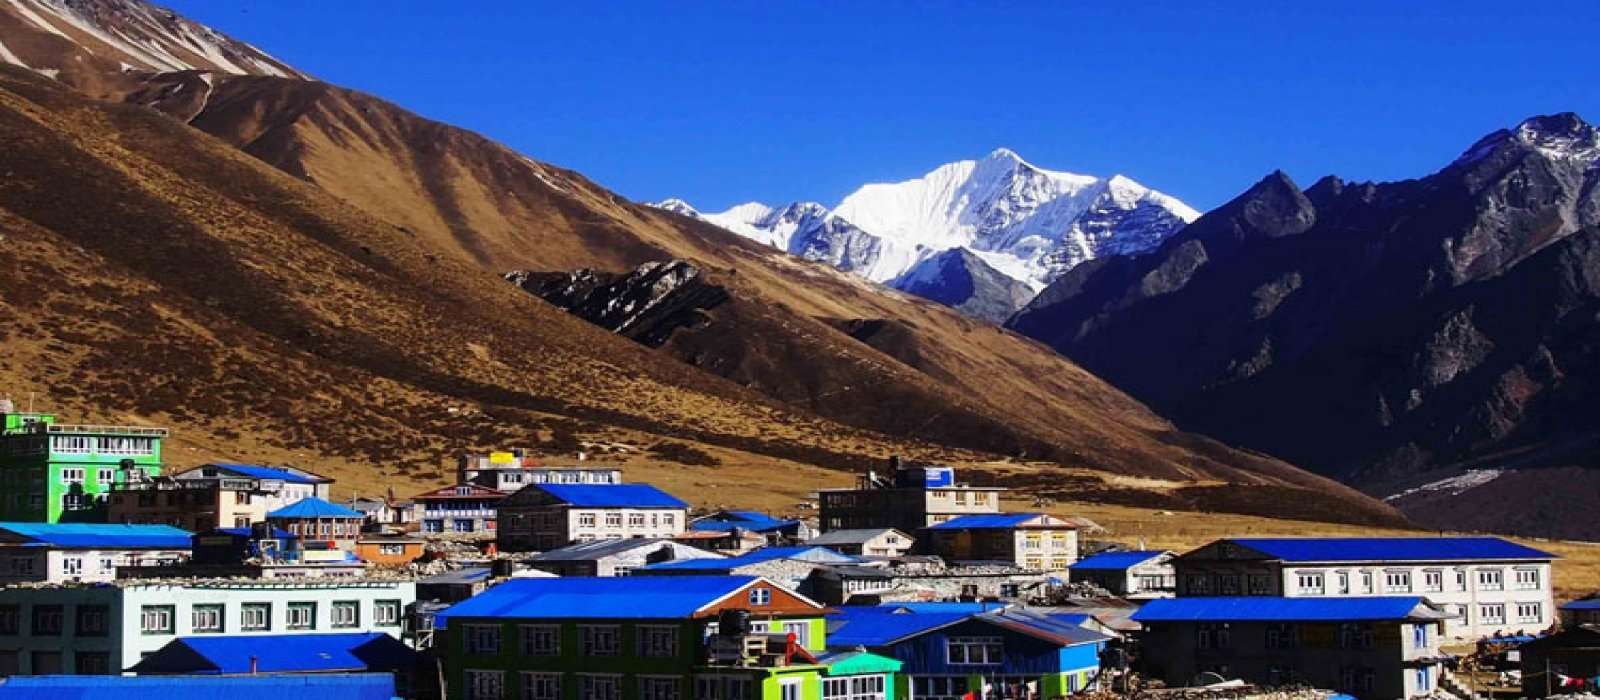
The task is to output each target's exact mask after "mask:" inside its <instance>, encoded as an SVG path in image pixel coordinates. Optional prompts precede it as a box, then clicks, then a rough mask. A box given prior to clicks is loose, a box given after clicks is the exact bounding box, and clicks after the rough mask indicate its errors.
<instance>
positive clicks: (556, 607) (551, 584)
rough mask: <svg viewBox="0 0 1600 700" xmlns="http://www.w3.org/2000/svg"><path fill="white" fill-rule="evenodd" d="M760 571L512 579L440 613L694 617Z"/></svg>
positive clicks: (441, 617)
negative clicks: (729, 574) (693, 615)
mask: <svg viewBox="0 0 1600 700" xmlns="http://www.w3.org/2000/svg"><path fill="white" fill-rule="evenodd" d="M756 580H757V579H756V577H754V576H622V577H570V578H530V579H512V580H510V581H506V582H505V583H502V584H500V585H498V586H495V587H493V588H490V589H489V590H487V591H484V592H482V593H479V594H478V595H476V596H473V597H471V598H468V599H467V600H464V601H462V602H460V603H456V604H455V605H452V606H450V607H448V608H445V609H444V610H441V611H439V613H438V615H437V616H435V618H434V619H435V621H436V624H438V625H440V626H443V625H444V624H445V621H446V620H448V619H449V618H451V617H488V618H517V619H561V618H577V619H602V618H603V619H647V620H652V619H668V618H682V617H688V616H690V615H692V614H694V613H695V612H697V611H699V610H700V609H701V608H704V607H706V606H707V605H710V604H711V603H713V602H715V601H717V600H720V599H722V598H723V597H725V596H727V595H728V594H730V593H733V592H734V591H737V590H739V589H740V588H743V587H745V586H748V585H750V583H752V582H754V581H756Z"/></svg>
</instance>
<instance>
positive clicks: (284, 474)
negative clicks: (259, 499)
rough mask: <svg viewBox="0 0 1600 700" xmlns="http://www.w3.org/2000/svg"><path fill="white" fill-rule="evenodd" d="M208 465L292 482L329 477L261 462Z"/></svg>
mask: <svg viewBox="0 0 1600 700" xmlns="http://www.w3.org/2000/svg"><path fill="white" fill-rule="evenodd" d="M206 466H210V467H216V468H218V469H221V470H224V471H229V472H233V473H235V474H238V475H240V476H248V477H250V478H252V479H280V480H282V481H284V482H287V483H290V484H320V483H322V482H324V481H327V479H319V478H316V477H309V476H305V475H302V474H296V473H294V472H292V471H289V470H287V469H284V468H283V467H266V466H262V465H260V464H231V463H216V464H208V465H206Z"/></svg>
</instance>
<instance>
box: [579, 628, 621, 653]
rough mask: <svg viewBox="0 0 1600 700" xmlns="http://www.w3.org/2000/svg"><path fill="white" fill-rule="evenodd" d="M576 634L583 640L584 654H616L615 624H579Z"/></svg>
mask: <svg viewBox="0 0 1600 700" xmlns="http://www.w3.org/2000/svg"><path fill="white" fill-rule="evenodd" d="M578 636H579V638H580V639H582V640H583V655H584V656H616V655H617V654H618V653H619V649H618V647H619V646H620V645H619V644H618V639H619V638H620V637H621V635H620V634H618V633H617V626H616V625H581V626H579V627H578Z"/></svg>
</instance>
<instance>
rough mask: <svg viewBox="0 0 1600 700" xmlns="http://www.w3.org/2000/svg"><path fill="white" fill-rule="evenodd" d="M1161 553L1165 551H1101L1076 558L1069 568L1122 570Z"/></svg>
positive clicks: (1080, 569) (1079, 569)
mask: <svg viewBox="0 0 1600 700" xmlns="http://www.w3.org/2000/svg"><path fill="white" fill-rule="evenodd" d="M1162 554H1165V552H1161V551H1157V550H1140V551H1133V552H1101V553H1099V554H1091V555H1089V556H1087V557H1084V558H1082V559H1080V560H1078V563H1076V564H1073V565H1072V567H1071V568H1072V569H1073V570H1076V571H1122V570H1125V569H1128V568H1130V567H1134V566H1138V565H1140V564H1143V563H1145V562H1147V561H1150V560H1151V559H1154V558H1156V557H1159V556H1161V555H1162Z"/></svg>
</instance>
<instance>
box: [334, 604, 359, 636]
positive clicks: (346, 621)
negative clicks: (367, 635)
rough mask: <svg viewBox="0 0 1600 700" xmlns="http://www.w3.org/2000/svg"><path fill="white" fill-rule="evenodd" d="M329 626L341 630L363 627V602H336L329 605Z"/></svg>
mask: <svg viewBox="0 0 1600 700" xmlns="http://www.w3.org/2000/svg"><path fill="white" fill-rule="evenodd" d="M328 613H329V615H330V620H329V625H330V626H331V627H334V628H339V629H350V628H352V627H360V626H361V601H359V600H335V601H333V602H332V603H331V604H329V605H328Z"/></svg>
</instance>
